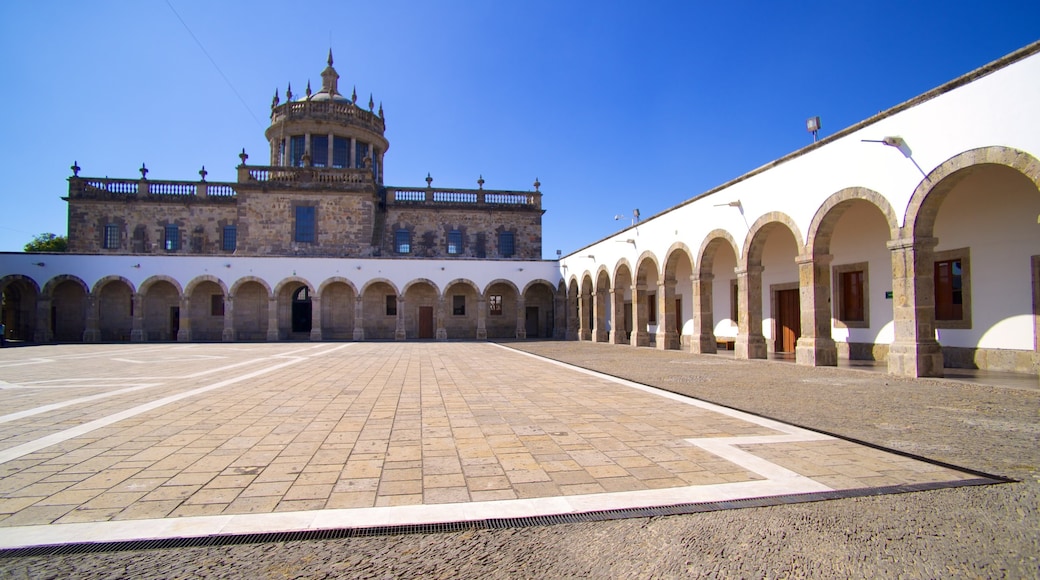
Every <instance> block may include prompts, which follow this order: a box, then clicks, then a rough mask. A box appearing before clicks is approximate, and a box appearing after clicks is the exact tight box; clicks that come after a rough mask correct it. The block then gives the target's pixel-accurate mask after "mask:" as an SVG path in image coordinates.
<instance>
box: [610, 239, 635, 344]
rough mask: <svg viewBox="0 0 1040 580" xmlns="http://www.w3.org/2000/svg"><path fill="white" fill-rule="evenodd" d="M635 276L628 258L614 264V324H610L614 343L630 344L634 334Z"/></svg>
mask: <svg viewBox="0 0 1040 580" xmlns="http://www.w3.org/2000/svg"><path fill="white" fill-rule="evenodd" d="M634 279H635V276H634V274H633V269H632V264H631V263H630V262H629V261H628V259H627V258H621V259H620V260H618V262H617V264H616V265H615V266H614V275H613V277H612V282H613V287H612V288H611V290H612V294H611V298H612V300H613V308H612V310H611V315H612V316H613V324H611V326H610V342H611V343H612V344H628V343H629V338H630V336H631V334H632V302H631V296H632V285H633V280H634Z"/></svg>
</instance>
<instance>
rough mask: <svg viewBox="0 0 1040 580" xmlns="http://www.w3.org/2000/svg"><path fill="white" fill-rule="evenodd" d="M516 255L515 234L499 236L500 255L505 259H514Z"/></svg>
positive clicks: (509, 233)
mask: <svg viewBox="0 0 1040 580" xmlns="http://www.w3.org/2000/svg"><path fill="white" fill-rule="evenodd" d="M515 253H516V241H515V238H514V236H513V232H502V233H500V234H498V254H499V255H500V256H502V257H503V258H512V257H513V254H515Z"/></svg>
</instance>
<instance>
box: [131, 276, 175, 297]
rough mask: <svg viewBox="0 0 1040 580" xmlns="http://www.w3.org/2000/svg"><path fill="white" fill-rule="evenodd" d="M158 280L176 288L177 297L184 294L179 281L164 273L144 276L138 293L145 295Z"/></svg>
mask: <svg viewBox="0 0 1040 580" xmlns="http://www.w3.org/2000/svg"><path fill="white" fill-rule="evenodd" d="M159 282H168V283H169V284H170V285H171V286H173V287H174V289H176V290H177V296H178V298H179V297H180V296H184V289H183V288H181V283H180V282H178V281H177V280H176V279H175V278H173V277H171V276H167V275H165V274H156V275H155V276H149V277H148V278H146V279H145V281H144V282H141V287H140V288H139V289H138V293H139V294H142V295H147V294H148V291H149V290H151V288H152V286H154V285H156V284H158V283H159Z"/></svg>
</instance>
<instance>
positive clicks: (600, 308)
mask: <svg viewBox="0 0 1040 580" xmlns="http://www.w3.org/2000/svg"><path fill="white" fill-rule="evenodd" d="M592 304H593V306H592V313H593V322H592V341H593V342H607V337H608V335H609V333H608V332H607V293H606V292H604V291H602V290H596V291H595V292H593V293H592Z"/></svg>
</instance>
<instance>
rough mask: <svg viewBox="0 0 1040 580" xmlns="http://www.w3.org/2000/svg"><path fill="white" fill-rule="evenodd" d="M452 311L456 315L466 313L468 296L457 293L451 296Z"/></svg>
mask: <svg viewBox="0 0 1040 580" xmlns="http://www.w3.org/2000/svg"><path fill="white" fill-rule="evenodd" d="M451 313H452V314H453V315H455V316H465V315H466V297H465V296H462V295H458V294H457V295H455V296H452V297H451Z"/></svg>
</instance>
